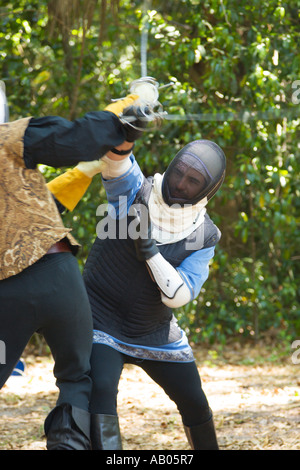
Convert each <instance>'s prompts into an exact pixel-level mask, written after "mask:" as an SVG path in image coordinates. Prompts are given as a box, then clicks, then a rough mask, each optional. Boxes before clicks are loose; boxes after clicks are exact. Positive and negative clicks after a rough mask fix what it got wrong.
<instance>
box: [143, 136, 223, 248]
mask: <svg viewBox="0 0 300 470" xmlns="http://www.w3.org/2000/svg"><path fill="white" fill-rule="evenodd" d="M225 168H226V157H225V155H224V152H223V150H222V149H221V148H220V147H219V146H218V145H217V144H215V143H214V142H211V141H209V140H196V141H194V142H191V143H190V144H188V145H186V146H185V147H183V148H182V149H181V150H180V151H179V152H178V153H177V155H176V156H175V157H174V159H173V160H172V162H171V163H170V165H169V166H168V168H167V170H166V172H165V173H164V174H163V175H161V174H156V175H155V176H154V181H153V190H152V192H151V195H150V199H149V210H150V217H151V221H152V235H153V238H154V239H155V240H156V241H158V242H159V243H174V242H176V241H178V240H181V239H183V238H185V237H186V236H188V235H189V234H190V233H191V232H192V231H194V230H195V229H196V228H197V227H198V226H199V225H201V224H202V223H203V221H204V216H205V213H206V204H207V202H208V201H209V199H211V198H212V197H213V196H214V195H215V193H216V192H217V190H218V189H219V188H220V186H221V184H222V183H223V180H224V177H225Z"/></svg>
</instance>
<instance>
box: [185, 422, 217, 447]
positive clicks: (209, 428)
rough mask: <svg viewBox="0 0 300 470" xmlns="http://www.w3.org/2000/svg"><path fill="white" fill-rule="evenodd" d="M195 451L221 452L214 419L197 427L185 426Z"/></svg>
mask: <svg viewBox="0 0 300 470" xmlns="http://www.w3.org/2000/svg"><path fill="white" fill-rule="evenodd" d="M184 430H185V433H186V436H187V438H188V442H189V444H190V446H191V448H192V449H193V450H219V446H218V442H217V436H216V430H215V425H214V420H213V417H211V418H210V419H209V420H208V421H206V422H205V423H202V424H198V425H196V426H184Z"/></svg>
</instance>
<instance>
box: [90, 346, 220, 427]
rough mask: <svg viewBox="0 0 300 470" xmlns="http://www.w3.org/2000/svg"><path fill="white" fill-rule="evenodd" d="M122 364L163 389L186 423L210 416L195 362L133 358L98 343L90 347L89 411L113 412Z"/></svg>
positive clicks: (190, 423) (206, 418)
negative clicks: (90, 392)
mask: <svg viewBox="0 0 300 470" xmlns="http://www.w3.org/2000/svg"><path fill="white" fill-rule="evenodd" d="M126 363H128V364H129V363H130V364H135V365H137V366H139V367H141V368H142V369H143V370H144V371H145V372H146V373H147V374H148V375H149V376H150V377H151V378H152V379H153V380H154V381H155V382H156V383H157V384H158V385H160V386H161V387H162V388H163V389H164V391H165V392H166V394H167V395H168V396H169V397H170V399H171V400H173V401H174V402H175V403H176V405H177V408H178V411H179V413H180V414H181V417H182V421H183V423H184V424H185V425H186V426H194V425H197V424H201V423H204V422H205V421H208V420H209V419H210V417H211V411H210V408H209V405H208V402H207V399H206V396H205V394H204V392H203V390H202V387H201V379H200V376H199V373H198V370H197V367H196V364H195V362H186V363H183V362H181V363H174V362H161V361H150V360H141V359H135V358H132V357H130V356H127V355H125V354H122V353H120V352H118V351H116V350H114V349H113V348H111V347H109V346H105V345H102V344H94V345H93V349H92V356H91V368H92V372H91V375H92V381H93V390H92V398H91V403H90V412H91V413H92V414H110V415H117V393H118V384H119V380H120V376H121V373H122V369H123V366H124V364H126Z"/></svg>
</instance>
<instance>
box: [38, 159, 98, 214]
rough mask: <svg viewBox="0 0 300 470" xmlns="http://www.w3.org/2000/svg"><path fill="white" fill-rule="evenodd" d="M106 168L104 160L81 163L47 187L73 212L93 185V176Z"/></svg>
mask: <svg viewBox="0 0 300 470" xmlns="http://www.w3.org/2000/svg"><path fill="white" fill-rule="evenodd" d="M106 166H107V165H106V163H105V162H103V161H102V160H94V161H92V162H80V163H79V164H78V165H77V166H76V167H75V168H73V169H72V170H68V171H66V172H65V173H63V174H62V175H60V176H58V177H57V178H55V179H54V180H52V181H50V183H48V184H47V187H48V189H49V190H50V191H51V193H52V194H53V196H55V197H56V199H57V200H58V201H59V202H60V203H61V204H63V206H65V207H66V208H67V209H68V210H69V211H72V210H74V208H75V207H76V206H77V204H78V202H79V201H80V199H81V198H82V196H83V195H84V193H85V192H86V190H87V188H88V187H89V185H90V184H91V182H92V178H93V176H94V175H96V174H97V173H100V172H101V171H102V170H103V169H104V168H105V167H106Z"/></svg>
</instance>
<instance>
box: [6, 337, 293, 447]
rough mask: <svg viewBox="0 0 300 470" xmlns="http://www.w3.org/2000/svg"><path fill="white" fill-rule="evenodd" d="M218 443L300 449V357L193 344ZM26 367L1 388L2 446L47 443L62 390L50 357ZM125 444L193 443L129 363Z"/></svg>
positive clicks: (123, 404) (122, 410)
mask: <svg viewBox="0 0 300 470" xmlns="http://www.w3.org/2000/svg"><path fill="white" fill-rule="evenodd" d="M194 351H195V357H196V358H197V364H198V366H199V371H200V374H201V377H202V383H203V388H204V391H205V393H206V395H207V397H208V399H209V403H210V406H211V408H212V409H213V412H214V417H215V424H216V429H217V434H218V439H219V444H220V449H221V450H300V433H299V430H300V374H299V371H300V364H293V362H292V359H291V358H292V353H293V351H292V350H291V351H290V352H289V351H287V350H286V349H285V351H284V352H282V351H281V352H280V351H279V349H278V346H276V345H272V346H268V347H265V346H264V345H261V344H260V345H256V346H254V345H253V344H248V345H244V346H242V347H241V346H240V345H237V344H236V345H233V346H226V347H222V348H219V347H210V348H203V347H202V348H201V347H199V346H197V347H195V348H194ZM24 358H25V361H26V370H25V371H26V374H25V376H23V377H13V376H12V377H11V378H10V379H9V380H8V382H7V383H6V385H5V386H4V388H3V389H2V390H1V393H0V436H1V437H0V439H1V441H0V450H45V449H46V446H45V436H44V433H43V421H44V419H45V417H46V416H47V414H48V413H49V411H50V410H51V409H52V408H53V407H54V405H55V402H56V399H57V389H56V387H55V381H54V378H53V375H52V368H53V362H52V359H51V357H49V356H47V355H46V356H36V355H32V354H30V353H28V352H27V353H26V352H25V355H24ZM118 408H119V417H120V426H121V432H122V438H123V447H124V450H187V449H189V447H188V444H187V441H186V438H185V435H184V431H183V428H182V425H181V419H180V416H179V414H178V412H177V409H176V406H175V404H174V403H173V402H171V401H170V400H169V398H168V397H167V396H166V395H165V394H164V392H163V391H162V390H161V389H160V387H159V386H158V385H156V384H155V383H154V382H153V381H152V380H151V379H150V378H149V377H148V376H147V375H146V374H145V372H143V371H142V370H141V369H139V368H138V367H136V366H132V365H129V366H126V367H125V369H124V371H123V374H122V378H121V382H120V386H119V396H118Z"/></svg>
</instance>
